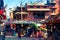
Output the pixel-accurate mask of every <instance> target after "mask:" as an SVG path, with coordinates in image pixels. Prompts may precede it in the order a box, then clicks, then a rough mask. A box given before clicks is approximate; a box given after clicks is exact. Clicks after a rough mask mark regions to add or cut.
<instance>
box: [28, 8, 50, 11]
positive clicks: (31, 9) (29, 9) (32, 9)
mask: <svg viewBox="0 0 60 40" xmlns="http://www.w3.org/2000/svg"><path fill="white" fill-rule="evenodd" d="M27 11H50V9H45V8H44V9H38V8H36V9H35V8H28V9H27Z"/></svg>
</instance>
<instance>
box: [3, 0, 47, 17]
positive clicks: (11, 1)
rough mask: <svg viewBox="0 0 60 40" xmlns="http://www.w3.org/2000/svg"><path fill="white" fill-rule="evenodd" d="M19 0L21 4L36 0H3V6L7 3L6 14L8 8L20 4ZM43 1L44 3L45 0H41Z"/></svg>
mask: <svg viewBox="0 0 60 40" xmlns="http://www.w3.org/2000/svg"><path fill="white" fill-rule="evenodd" d="M21 1H22V5H24V4H25V3H30V2H31V1H32V2H36V1H38V0H4V6H5V5H6V4H7V8H6V10H7V16H9V10H8V9H9V8H13V7H17V6H20V4H21ZM41 1H42V0H41ZM43 1H44V2H43V3H46V0H43Z"/></svg>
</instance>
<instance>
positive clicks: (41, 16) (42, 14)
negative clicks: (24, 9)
mask: <svg viewBox="0 0 60 40" xmlns="http://www.w3.org/2000/svg"><path fill="white" fill-rule="evenodd" d="M33 16H34V18H45V14H44V13H43V12H34V13H33Z"/></svg>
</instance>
